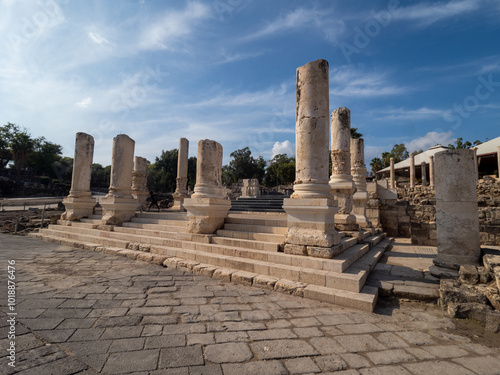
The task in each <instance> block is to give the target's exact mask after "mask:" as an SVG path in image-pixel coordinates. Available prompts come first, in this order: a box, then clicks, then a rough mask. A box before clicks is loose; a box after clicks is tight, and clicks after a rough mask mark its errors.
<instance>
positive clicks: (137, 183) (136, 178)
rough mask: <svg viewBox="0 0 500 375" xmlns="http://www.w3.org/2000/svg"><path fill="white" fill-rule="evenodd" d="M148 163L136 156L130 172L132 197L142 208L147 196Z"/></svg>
mask: <svg viewBox="0 0 500 375" xmlns="http://www.w3.org/2000/svg"><path fill="white" fill-rule="evenodd" d="M147 167H148V161H147V159H146V158H143V157H140V156H136V157H135V158H134V170H133V172H132V196H133V197H134V198H136V199H137V200H138V201H139V205H140V206H142V205H144V203H145V202H146V198H147V196H148V187H147V185H148V172H147Z"/></svg>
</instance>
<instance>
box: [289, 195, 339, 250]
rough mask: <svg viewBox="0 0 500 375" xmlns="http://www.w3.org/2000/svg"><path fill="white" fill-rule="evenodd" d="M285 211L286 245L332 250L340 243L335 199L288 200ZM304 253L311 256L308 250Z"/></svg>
mask: <svg viewBox="0 0 500 375" xmlns="http://www.w3.org/2000/svg"><path fill="white" fill-rule="evenodd" d="M283 209H284V210H285V211H286V213H287V214H288V219H287V221H288V231H287V235H286V244H288V245H302V246H308V247H309V246H312V247H321V248H330V247H332V246H334V245H337V244H339V243H340V234H339V233H338V232H337V231H336V230H335V224H334V221H335V213H336V212H337V211H338V207H337V206H336V205H335V200H334V199H333V198H303V199H300V198H299V199H293V198H287V199H285V200H284V203H283ZM286 248H287V246H286V245H285V249H286ZM288 248H289V249H291V247H290V246H288ZM303 253H304V254H305V253H308V254H307V255H309V252H308V251H307V249H305V250H304V251H303Z"/></svg>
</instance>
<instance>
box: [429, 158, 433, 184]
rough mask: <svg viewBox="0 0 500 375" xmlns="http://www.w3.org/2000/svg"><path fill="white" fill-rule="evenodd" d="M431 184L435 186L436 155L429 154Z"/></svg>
mask: <svg viewBox="0 0 500 375" xmlns="http://www.w3.org/2000/svg"><path fill="white" fill-rule="evenodd" d="M429 186H430V187H432V188H433V187H434V156H433V155H431V156H429Z"/></svg>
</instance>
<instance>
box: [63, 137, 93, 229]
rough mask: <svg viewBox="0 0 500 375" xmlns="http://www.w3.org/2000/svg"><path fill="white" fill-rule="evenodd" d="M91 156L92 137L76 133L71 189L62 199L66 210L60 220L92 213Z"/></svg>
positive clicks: (72, 218) (77, 218)
mask: <svg viewBox="0 0 500 375" xmlns="http://www.w3.org/2000/svg"><path fill="white" fill-rule="evenodd" d="M93 156H94V138H93V137H92V136H91V135H89V134H85V133H76V140H75V158H74V159H73V174H72V176H71V189H70V191H69V195H68V196H67V197H66V198H64V200H63V204H64V206H65V207H66V211H65V212H64V213H63V214H62V215H61V220H67V221H75V220H80V219H81V218H83V217H87V216H89V215H91V214H92V213H93V210H94V206H95V204H96V200H95V199H94V198H92V197H91V194H90V176H91V174H92V159H93Z"/></svg>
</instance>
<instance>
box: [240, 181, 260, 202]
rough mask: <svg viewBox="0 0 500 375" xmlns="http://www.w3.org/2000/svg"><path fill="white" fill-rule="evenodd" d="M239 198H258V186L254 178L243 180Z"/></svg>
mask: <svg viewBox="0 0 500 375" xmlns="http://www.w3.org/2000/svg"><path fill="white" fill-rule="evenodd" d="M241 197H243V198H245V197H250V198H255V197H260V184H259V180H257V179H256V178H251V179H244V180H243V187H242V188H241Z"/></svg>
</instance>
